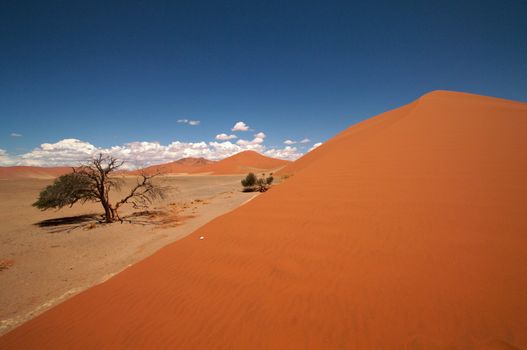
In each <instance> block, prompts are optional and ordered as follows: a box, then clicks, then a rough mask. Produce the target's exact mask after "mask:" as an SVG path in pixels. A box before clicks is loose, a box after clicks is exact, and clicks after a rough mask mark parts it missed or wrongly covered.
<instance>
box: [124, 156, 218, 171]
mask: <svg viewBox="0 0 527 350" xmlns="http://www.w3.org/2000/svg"><path fill="white" fill-rule="evenodd" d="M214 163H216V162H215V161H212V160H208V159H205V158H192V157H188V158H182V159H179V160H176V161H175V162H170V163H165V164H159V165H153V166H150V167H147V168H144V169H140V170H136V171H131V172H129V174H131V175H138V174H140V173H141V171H145V172H146V173H147V174H156V173H159V174H186V173H191V172H194V171H196V170H197V169H200V168H201V167H203V166H205V165H210V164H214Z"/></svg>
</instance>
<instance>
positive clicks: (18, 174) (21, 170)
mask: <svg viewBox="0 0 527 350" xmlns="http://www.w3.org/2000/svg"><path fill="white" fill-rule="evenodd" d="M71 171H72V168H71V167H49V168H48V167H37V166H9V167H0V179H28V178H34V179H51V178H54V177H58V176H60V175H64V174H67V173H70V172H71Z"/></svg>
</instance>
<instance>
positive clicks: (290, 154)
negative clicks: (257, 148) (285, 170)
mask: <svg viewBox="0 0 527 350" xmlns="http://www.w3.org/2000/svg"><path fill="white" fill-rule="evenodd" d="M265 155H267V156H269V157H273V158H280V159H287V160H295V159H298V158H300V157H301V156H302V153H300V152H298V149H297V148H296V147H291V146H286V147H285V148H281V149H280V148H279V149H276V148H272V149H269V150H267V151H265Z"/></svg>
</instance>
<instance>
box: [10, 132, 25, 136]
mask: <svg viewBox="0 0 527 350" xmlns="http://www.w3.org/2000/svg"><path fill="white" fill-rule="evenodd" d="M11 137H22V134H19V133H17V132H12V133H11Z"/></svg>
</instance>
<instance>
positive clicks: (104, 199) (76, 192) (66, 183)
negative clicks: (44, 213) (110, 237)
mask: <svg viewBox="0 0 527 350" xmlns="http://www.w3.org/2000/svg"><path fill="white" fill-rule="evenodd" d="M123 164H124V162H123V161H119V160H117V159H116V158H113V157H111V156H104V155H102V154H99V156H98V157H96V158H93V159H92V160H90V161H89V162H87V163H86V164H84V165H82V166H80V167H79V168H74V169H73V172H72V173H70V174H66V175H62V176H60V177H59V178H57V179H56V180H55V182H54V183H53V184H52V185H50V186H47V187H46V188H45V189H44V190H42V191H41V192H40V195H39V197H38V199H37V201H36V202H35V203H33V206H34V207H37V208H39V209H41V210H46V209H51V208H56V209H61V208H63V207H65V206H70V207H71V206H73V205H74V204H75V203H77V202H80V203H85V202H99V203H101V205H102V207H103V208H104V219H105V222H107V223H111V222H114V221H117V220H119V221H121V222H122V219H121V218H120V217H119V214H118V210H119V207H121V206H122V205H124V204H131V205H132V206H133V207H134V208H136V209H137V208H146V207H148V205H149V204H152V202H153V201H154V200H156V199H162V198H164V197H165V193H164V190H165V188H164V187H160V186H158V185H156V184H154V183H153V182H152V178H153V177H154V176H156V175H147V174H145V173H143V174H141V179H140V180H138V181H137V184H136V185H135V186H134V187H133V188H132V189H131V190H130V192H129V193H128V195H127V196H125V197H124V198H122V199H121V200H119V201H117V202H115V203H113V204H112V203H111V202H110V199H109V193H110V191H111V190H113V189H115V190H119V189H120V188H121V186H122V183H123V180H122V179H120V178H118V177H115V176H113V174H112V173H113V172H114V171H116V170H117V169H119V168H120V167H121V166H122V165H123Z"/></svg>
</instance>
